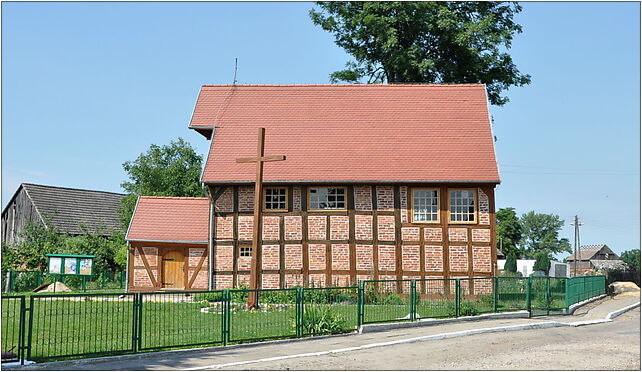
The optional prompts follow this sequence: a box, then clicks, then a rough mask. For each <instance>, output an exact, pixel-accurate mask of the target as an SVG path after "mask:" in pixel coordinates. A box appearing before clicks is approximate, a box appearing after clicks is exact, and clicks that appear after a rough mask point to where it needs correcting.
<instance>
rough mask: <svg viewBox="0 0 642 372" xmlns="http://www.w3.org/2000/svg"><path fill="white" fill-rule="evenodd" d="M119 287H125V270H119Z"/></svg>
mask: <svg viewBox="0 0 642 372" xmlns="http://www.w3.org/2000/svg"><path fill="white" fill-rule="evenodd" d="M119 284H120V285H119V288H120V289H125V272H124V271H121V272H120V283H119Z"/></svg>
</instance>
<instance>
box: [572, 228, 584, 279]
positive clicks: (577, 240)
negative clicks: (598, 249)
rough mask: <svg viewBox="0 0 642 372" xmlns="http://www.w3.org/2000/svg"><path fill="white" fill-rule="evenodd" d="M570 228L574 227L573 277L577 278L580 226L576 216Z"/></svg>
mask: <svg viewBox="0 0 642 372" xmlns="http://www.w3.org/2000/svg"><path fill="white" fill-rule="evenodd" d="M571 226H575V249H574V253H573V276H574V277H575V276H577V252H578V251H579V249H580V226H582V224H581V223H580V220H579V218H578V217H577V215H576V216H575V222H574V223H572V224H571Z"/></svg>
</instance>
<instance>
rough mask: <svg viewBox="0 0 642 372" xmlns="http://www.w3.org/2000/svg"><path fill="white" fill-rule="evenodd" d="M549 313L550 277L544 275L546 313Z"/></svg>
mask: <svg viewBox="0 0 642 372" xmlns="http://www.w3.org/2000/svg"><path fill="white" fill-rule="evenodd" d="M550 314H551V277H550V276H547V277H546V315H550Z"/></svg>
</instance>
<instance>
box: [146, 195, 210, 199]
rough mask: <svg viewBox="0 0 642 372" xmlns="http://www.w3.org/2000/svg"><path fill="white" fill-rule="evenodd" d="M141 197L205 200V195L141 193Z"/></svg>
mask: <svg viewBox="0 0 642 372" xmlns="http://www.w3.org/2000/svg"><path fill="white" fill-rule="evenodd" d="M140 198H141V199H181V200H207V199H208V198H207V196H159V195H141V196H140Z"/></svg>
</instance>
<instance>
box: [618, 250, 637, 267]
mask: <svg viewBox="0 0 642 372" xmlns="http://www.w3.org/2000/svg"><path fill="white" fill-rule="evenodd" d="M620 258H621V259H622V261H624V262H625V263H626V264H627V265H628V266H629V267H630V268H632V269H635V270H636V271H638V272H639V271H640V250H639V249H632V250H630V251H624V252H622V254H621V255H620Z"/></svg>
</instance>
